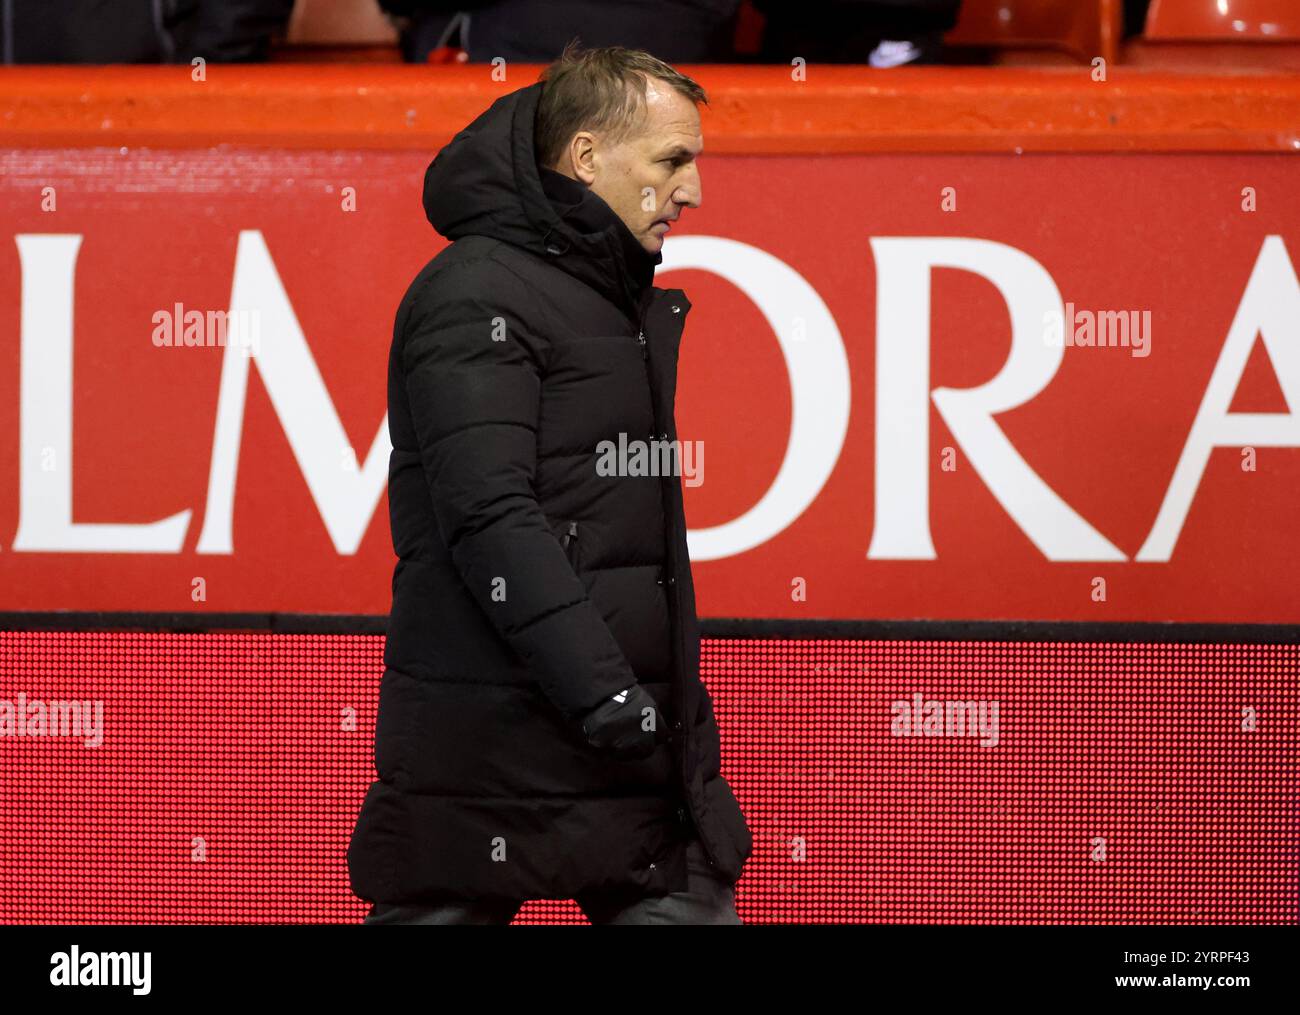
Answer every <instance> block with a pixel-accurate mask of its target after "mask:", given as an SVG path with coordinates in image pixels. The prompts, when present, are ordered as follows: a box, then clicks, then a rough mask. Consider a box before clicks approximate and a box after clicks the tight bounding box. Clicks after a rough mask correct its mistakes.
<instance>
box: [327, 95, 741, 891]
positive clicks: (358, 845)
mask: <svg viewBox="0 0 1300 1015" xmlns="http://www.w3.org/2000/svg"><path fill="white" fill-rule="evenodd" d="M541 88H542V85H541V83H540V82H539V83H537V84H534V85H531V86H529V87H526V88H523V89H520V90H518V91H516V92H513V93H511V94H509V95H506V96H503V97H502V98H500V99H498V100H497V101H496V102H494V103H493V104H492V106H491V108H490V109H488V110H487V111H486V112H485V113H483V114H482V115H481V116H480V117H479V118H478V119H477V120H475V121H474V122H473V123H472V124H470V126H469V127H468V128H466V129H465V130H463V131H462V132H461V133H459V134H458V135H457V136H456V137H455V138H454V139H453V140H452V141H451V142H450V143H449V144H448V145H447V146H446V147H445V148H444V149H443V150H442V151H441V152H440V153H439V154H438V156H437V158H435V159H434V160H433V163H432V164H431V165H430V166H429V169H428V172H427V174H426V176H425V190H424V204H425V210H426V212H427V214H428V217H429V220H430V221H431V222H432V223H433V225H434V227H435V228H436V229H437V230H438V231H439V232H440V233H441V234H442V235H444V236H446V237H447V238H448V239H451V240H453V241H455V242H454V243H453V244H452V245H451V246H450V247H448V248H447V249H446V250H444V251H443V252H442V253H440V254H439V255H438V256H437V257H435V258H434V259H433V260H432V261H431V262H430V263H429V264H428V265H427V266H426V267H425V268H424V270H422V271H421V272H420V274H419V275H418V276H417V277H416V279H415V281H414V282H413V283H412V284H411V287H410V289H409V290H408V291H407V293H406V296H405V297H404V299H403V301H402V304H401V306H400V308H399V309H398V313H397V321H396V326H395V328H394V334H393V346H392V353H391V357H390V362H389V373H388V385H389V386H388V409H389V430H390V435H391V439H392V443H393V453H392V459H391V463H390V467H389V488H388V490H389V508H390V517H391V523H392V532H393V544H394V548H395V550H396V553H397V556H398V558H399V560H398V563H397V567H396V570H395V572H394V575H393V607H392V614H391V617H390V620H389V628H388V641H387V647H386V651H385V656H384V661H385V667H386V668H385V672H384V676H383V680H382V682H381V684H380V694H379V717H378V723H377V728H376V732H375V765H376V769H377V771H378V775H379V778H378V780H377V781H375V782H374V783H373V784H372V785H371V786H370V789H369V791H368V792H367V794H366V798H365V801H364V803H363V805H362V809H361V813H360V816H359V818H358V820H357V825H356V828H355V830H354V832H353V837H352V842H351V845H350V847H349V850H348V864H349V869H350V873H351V879H352V887H353V890H354V891H355V892H356V894H357V895H358V896H360V897H361V898H364V899H369V900H372V901H380V902H407V901H420V900H435V901H436V900H439V899H451V898H488V897H498V898H508V899H517V900H525V899H534V898H556V899H567V898H574V897H577V896H580V895H581V894H583V893H585V892H605V891H609V892H613V893H620V892H629V893H633V894H642V895H662V894H666V893H668V892H672V891H682V890H684V889H685V888H686V869H685V855H684V843H685V839H686V837H687V836H688V835H691V834H698V835H699V836H700V838H701V840H702V841H703V844H704V847H705V850H706V852H707V853H708V855H709V857H710V859H711V861H712V863H713V866H714V868H715V870H716V871H717V872H718V873H719V874H721V875H722V876H724V877H726V878H729V879H731V880H735V879H736V878H738V877H739V876H740V872H741V868H742V867H743V865H744V863H745V860H746V859H747V857H748V856H749V854H750V850H751V848H752V839H751V836H750V831H749V829H748V827H747V825H746V823H745V819H744V817H743V815H742V814H741V812H740V808H739V806H738V805H737V802H736V799H735V797H734V795H733V794H732V791H731V788H730V787H729V786H728V785H727V782H726V781H725V780H724V779H723V778H722V777H721V776H720V775H719V763H720V754H719V739H718V727H717V723H716V721H715V719H714V713H713V705H712V702H711V700H710V698H709V695H708V692H707V690H706V689H705V688H704V686H703V684H701V682H700V679H699V630H698V623H697V620H696V614H695V597H694V591H693V586H692V583H691V571H690V562H689V559H688V557H687V552H686V528H685V522H684V517H683V512H682V491H681V483H680V477H676V476H673V477H667V478H661V477H657V476H637V475H622V476H601V475H598V474H597V469H596V456H597V444H598V443H599V442H601V441H604V440H611V441H614V442H616V443H617V442H618V440H619V435H620V433H622V434H625V435H626V437H625V439H626V440H627V441H628V442H632V441H637V440H646V441H648V440H649V439H650V438H652V437H654V438H659V439H661V440H669V441H671V440H675V439H677V432H676V427H675V424H674V421H673V401H674V392H675V387H676V373H677V350H678V344H679V342H680V340H681V335H682V326H683V324H684V323H685V320H686V314H687V311H688V310H689V309H690V303H689V302H688V301H687V299H686V296H685V294H684V293H683V292H682V291H681V290H678V289H669V290H661V289H656V288H654V286H653V279H654V268H655V265H656V264H658V263H659V261H660V256H659V255H657V254H655V255H652V254H649V253H648V252H646V251H645V250H644V249H643V248H642V247H641V246H640V244H639V243H638V242H637V241H636V239H635V238H634V237H633V235H632V233H631V232H630V231H629V230H628V229H627V227H626V226H625V225H624V224H623V223H622V222H621V221H620V220H619V219H618V217H617V216H616V215H615V213H614V212H613V211H612V210H611V209H610V207H609V206H608V205H607V204H606V203H605V202H604V201H603V200H601V199H600V198H599V197H597V196H596V195H595V194H594V193H592V192H591V191H589V190H588V189H587V188H586V187H585V186H583V185H582V184H580V183H578V182H577V181H574V180H571V179H569V178H567V177H564V176H562V175H560V174H558V173H554V172H552V171H550V170H540V171H539V169H538V168H537V166H536V164H535V163H534V159H533V153H534V147H533V123H534V114H535V110H536V108H537V102H538V98H539V95H540V91H541ZM640 335H643V336H644V342H642V341H639V340H638V338H639V336H640ZM634 682H639V683H640V684H641V685H642V686H643V687H644V689H645V690H647V691H648V692H649V693H650V694H651V695H653V696H654V698H655V699H656V700H657V702H658V703H659V706H660V709H661V712H662V714H663V716H664V718H665V720H666V721H667V722H668V723H670V725H671V728H672V730H673V731H674V733H673V739H672V740H671V742H668V743H663V744H661V746H659V747H658V748H656V749H655V752H654V754H653V755H652V756H651V757H649V758H648V759H646V760H643V761H619V760H614V759H611V758H610V757H608V756H607V755H605V754H603V753H601V752H598V751H596V750H595V749H593V748H591V747H589V746H588V745H587V743H586V742H585V740H584V739H583V737H582V735H581V732H580V731H578V730H577V729H576V728H575V724H574V722H573V720H574V719H575V717H578V716H580V715H582V714H583V713H584V712H586V711H587V710H589V709H591V708H593V707H595V706H597V705H598V704H600V703H602V702H604V701H606V700H607V699H608V698H609V697H610V696H612V695H614V694H616V693H617V692H619V691H621V690H623V689H625V688H627V687H628V686H629V685H631V684H633V683H634ZM695 830H698V831H695Z"/></svg>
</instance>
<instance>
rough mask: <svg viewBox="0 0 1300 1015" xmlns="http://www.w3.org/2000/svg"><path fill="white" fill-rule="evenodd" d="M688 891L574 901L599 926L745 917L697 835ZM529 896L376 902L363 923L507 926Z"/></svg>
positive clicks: (690, 853)
mask: <svg viewBox="0 0 1300 1015" xmlns="http://www.w3.org/2000/svg"><path fill="white" fill-rule="evenodd" d="M686 877H687V883H686V891H684V892H673V893H671V894H669V895H659V896H650V897H647V898H643V899H637V900H635V901H633V902H630V903H628V902H615V901H612V900H610V899H606V898H601V897H599V896H595V895H583V896H580V897H578V898H577V899H575V900H574V901H576V902H577V903H578V905H579V906H580V907H581V908H582V911H583V912H584V913H585V914H586V915H587V919H588V920H590V921H591V922H592V923H593V924H596V925H597V926H603V925H606V924H608V925H612V926H630V925H643V924H686V923H705V924H730V925H739V924H741V923H742V922H743V921H742V920H741V919H740V917H739V916H738V915H737V914H736V895H735V886H734V885H733V884H731V882H729V881H724V880H722V879H720V878H719V877H718V876H717V875H716V874H713V873H712V872H711V870H710V868H709V862H708V859H707V858H706V857H705V855H704V847H703V846H701V845H700V842H699V840H698V839H693V840H691V841H690V842H689V843H687V846H686ZM523 904H524V900H522V899H521V900H520V901H518V902H513V901H506V902H502V901H496V902H486V901H485V902H459V901H458V902H454V903H447V904H445V905H433V906H428V905H395V906H392V905H386V904H384V903H376V904H375V905H374V906H372V907H371V909H370V915H369V916H367V917H366V918H365V920H364V921H362V922H363V923H398V924H424V925H430V926H434V925H447V924H507V923H510V922H511V921H512V920H513V919H514V918H515V914H516V913H518V912H519V908H520V906H522V905H523Z"/></svg>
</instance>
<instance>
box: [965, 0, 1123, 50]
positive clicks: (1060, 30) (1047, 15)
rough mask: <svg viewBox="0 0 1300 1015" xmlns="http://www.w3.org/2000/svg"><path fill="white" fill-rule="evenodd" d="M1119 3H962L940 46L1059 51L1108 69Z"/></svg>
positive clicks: (1118, 30) (1116, 39)
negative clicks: (1096, 61)
mask: <svg viewBox="0 0 1300 1015" xmlns="http://www.w3.org/2000/svg"><path fill="white" fill-rule="evenodd" d="M1123 27H1124V11H1123V2H1122V0H965V2H964V3H963V4H962V5H961V14H960V16H959V17H958V19H957V24H956V26H954V28H953V29H952V31H951V32H949V33H948V34H947V35H946V36H944V42H945V43H947V44H949V45H953V46H987V47H994V48H998V49H1020V48H1025V47H1032V48H1036V49H1059V50H1064V51H1065V52H1067V53H1070V54H1071V55H1072V56H1075V57H1077V58H1079V59H1080V60H1082V61H1083V62H1085V63H1088V62H1091V61H1092V60H1093V59H1094V58H1096V57H1099V56H1100V57H1103V58H1105V60H1106V62H1107V63H1114V62H1115V61H1116V59H1117V58H1118V55H1119V45H1120V39H1121V36H1122V34H1123Z"/></svg>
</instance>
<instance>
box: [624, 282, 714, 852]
mask: <svg viewBox="0 0 1300 1015" xmlns="http://www.w3.org/2000/svg"><path fill="white" fill-rule="evenodd" d="M659 295H660V294H659V293H658V292H656V293H655V294H654V295H653V296H652V297H651V299H650V302H649V303H648V304H647V306H646V309H645V311H644V312H643V313H642V314H641V320H640V321H639V322H638V329H637V336H636V339H637V341H638V342H639V343H640V344H641V358H642V359H643V360H648V356H647V353H646V340H645V319H646V315H647V314H648V313H649V310H650V305H651V304H653V302H654V301H655V300H657V299H658V298H659ZM646 381H647V383H649V382H650V381H651V377H650V365H649V363H648V362H647V363H646ZM653 391H654V386H653V384H651V393H652V394H653ZM654 422H655V423H656V425H658V424H659V423H660V421H659V420H655V421H654ZM672 499H673V500H675V499H676V498H672ZM664 521H665V524H666V525H669V526H671V522H669V521H668V518H667V513H665V520H664ZM685 523H686V519H685V518H684V517H683V519H682V524H683V525H685ZM674 535H675V534H674ZM670 542H671V543H672V546H671V547H670V548H669V563H670V570H671V571H672V573H673V575H675V574H676V572H677V570H678V567H677V564H678V560H677V541H676V539H675V538H674V539H672V540H670ZM675 585H676V579H675V577H674V578H673V580H672V581H667V580H665V588H667V589H668V590H669V592H670V594H671V596H672V611H673V616H674V617H675V618H676V620H677V624H676V627H677V653H676V655H677V660H678V662H677V667H678V670H679V671H680V675H681V678H682V679H681V685H682V701H681V704H682V708H681V714H679V715H678V717H677V718H678V721H679V722H680V723H681V724H682V728H681V730H680V731H679V733H680V737H679V740H678V744H679V749H680V750H681V764H679V765H678V766H677V775H678V781H679V782H680V783H681V787H682V799H683V801H684V802H685V804H686V807H685V810H686V812H687V813H689V814H690V816H691V824H692V825H693V826H694V827H695V835H696V838H698V839H699V841H700V846H701V848H702V849H703V850H704V855H705V857H706V858H707V859H708V861H709V866H710V867H715V868H716V867H717V866H718V861H717V858H716V857H715V856H714V855H713V851H712V850H711V849H709V843H708V840H707V839H706V838H705V836H704V831H703V829H702V828H701V822H700V819H699V815H698V814H697V813H696V811H695V806H694V804H693V803H692V802H691V788H690V786H689V785H687V783H686V779H685V772H684V769H685V767H686V766H685V762H686V747H685V745H686V739H687V736H688V735H689V733H690V732H691V730H690V727H689V725H688V724H687V719H688V718H689V716H687V715H685V711H686V669H685V667H686V625H685V623H683V619H682V610H681V601H680V599H679V597H678V595H677V589H676V587H675ZM701 785H702V784H701ZM679 809H680V808H679Z"/></svg>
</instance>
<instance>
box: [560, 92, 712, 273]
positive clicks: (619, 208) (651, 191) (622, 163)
mask: <svg viewBox="0 0 1300 1015" xmlns="http://www.w3.org/2000/svg"><path fill="white" fill-rule="evenodd" d="M641 126H642V129H641V131H640V132H639V133H637V134H635V135H633V136H630V137H627V138H624V139H623V140H622V141H621V142H619V143H617V144H613V143H611V142H610V140H609V139H608V138H603V137H602V136H600V135H599V134H592V133H590V132H587V131H582V132H579V133H578V134H575V135H574V137H573V140H572V141H571V142H570V144H569V147H568V149H566V151H565V153H564V155H563V156H562V157H561V159H560V165H559V166H558V167H557V168H558V169H559V171H560V172H562V173H565V174H566V175H568V176H572V177H575V178H576V179H579V180H581V181H582V182H583V183H585V184H587V186H589V187H590V188H591V189H592V190H593V191H595V192H596V194H597V195H599V196H600V197H601V198H602V199H603V200H604V201H605V203H606V204H608V205H609V206H610V207H611V208H613V209H614V211H615V212H616V213H617V214H618V217H619V218H621V219H622V220H623V222H624V223H626V225H627V227H628V229H630V230H631V232H632V235H633V236H635V237H636V238H637V241H638V242H639V243H640V244H641V246H643V247H644V248H645V249H646V250H648V251H649V252H650V253H652V254H653V253H657V252H658V251H659V249H660V248H661V247H662V246H663V244H664V236H665V234H667V232H668V230H669V228H670V225H669V223H670V222H671V221H672V220H674V219H676V218H677V216H678V215H680V214H681V213H682V209H683V208H698V207H699V205H700V201H701V199H702V194H701V191H700V170H699V166H698V165H697V164H696V161H695V158H696V156H697V155H699V154H700V152H701V151H702V150H703V148H704V136H703V135H702V134H701V133H700V114H699V110H698V109H697V108H696V106H695V103H694V102H692V101H691V100H690V99H689V98H687V97H686V96H685V95H683V94H682V93H681V92H679V91H677V89H675V88H673V87H672V86H671V85H669V84H668V83H667V82H666V81H660V80H658V79H657V78H647V79H646V109H645V116H644V120H643V122H642V125H641Z"/></svg>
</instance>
